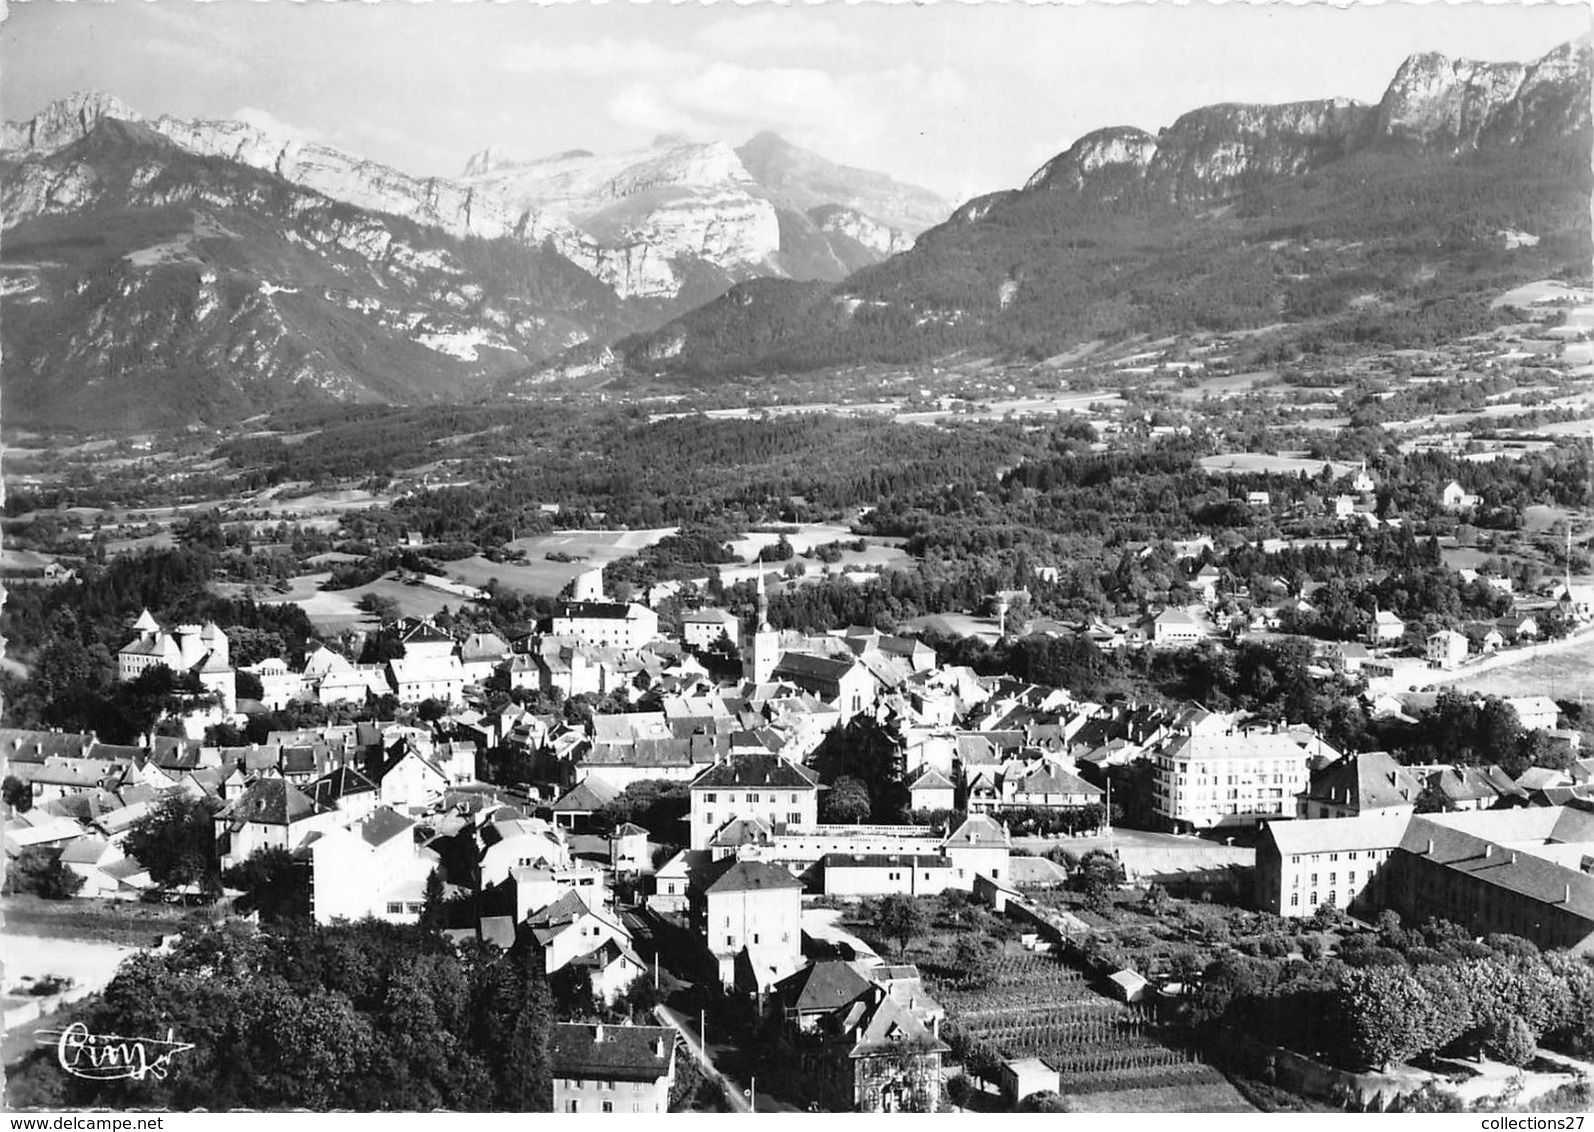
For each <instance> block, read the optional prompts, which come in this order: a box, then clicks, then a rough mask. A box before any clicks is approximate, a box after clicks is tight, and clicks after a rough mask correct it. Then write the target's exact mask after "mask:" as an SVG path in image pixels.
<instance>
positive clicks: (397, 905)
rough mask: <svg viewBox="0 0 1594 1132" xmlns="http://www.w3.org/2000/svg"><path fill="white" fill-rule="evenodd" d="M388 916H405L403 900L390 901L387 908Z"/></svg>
mask: <svg viewBox="0 0 1594 1132" xmlns="http://www.w3.org/2000/svg"><path fill="white" fill-rule="evenodd" d="M387 914H388V915H389V916H402V915H403V914H404V902H403V901H402V900H394V901H390V902H389V903H388V906H387Z"/></svg>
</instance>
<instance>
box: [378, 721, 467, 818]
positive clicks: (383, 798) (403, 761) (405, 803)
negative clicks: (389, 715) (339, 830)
mask: <svg viewBox="0 0 1594 1132" xmlns="http://www.w3.org/2000/svg"><path fill="white" fill-rule="evenodd" d="M365 777H366V778H368V779H369V780H370V781H371V782H373V783H375V785H376V795H377V802H378V804H380V805H383V806H392V807H394V808H395V809H400V810H404V809H409V810H418V809H424V808H425V807H427V806H430V805H432V804H433V803H435V802H436V801H437V800H438V799H440V798H442V796H443V793H444V791H446V790H447V789H448V787H449V779H448V774H447V772H445V771H444V770H443V768H442V767H440V766H438V765H437V763H436V761H435V760H433V759H432V757H431V756H430V754H428V753H424V752H423V751H422V749H421V746H420V744H419V743H418V742H417V741H415V740H414V739H412V738H409V737H405V738H401V739H399V740H398V741H397V742H396V743H394V744H393V745H392V746H390V747H388V748H387V749H386V750H385V751H384V750H381V749H378V751H377V753H376V754H374V755H373V756H372V757H371V759H370V760H369V761H368V762H367V763H366V767H365Z"/></svg>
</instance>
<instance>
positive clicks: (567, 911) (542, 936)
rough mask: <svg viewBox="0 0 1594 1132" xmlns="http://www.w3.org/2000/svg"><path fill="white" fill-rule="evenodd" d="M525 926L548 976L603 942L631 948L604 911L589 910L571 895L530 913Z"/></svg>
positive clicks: (585, 903) (622, 933) (580, 900)
mask: <svg viewBox="0 0 1594 1132" xmlns="http://www.w3.org/2000/svg"><path fill="white" fill-rule="evenodd" d="M525 925H526V930H527V931H529V932H530V933H531V938H532V939H533V940H534V941H535V942H536V944H537V946H538V947H540V948H541V949H542V957H543V958H542V962H543V970H544V971H546V972H547V973H548V974H550V975H551V974H553V973H554V972H555V971H559V970H562V969H563V968H564V966H565V965H566V964H568V963H570V962H571V961H572V960H575V959H578V958H580V957H581V956H583V955H587V954H590V953H591V952H593V951H595V950H597V949H598V948H600V947H602V946H603V945H604V944H605V943H609V942H614V943H617V944H620V945H621V946H622V947H623V948H625V949H626V950H627V951H629V950H630V948H631V936H630V934H629V933H628V932H627V931H626V930H625V929H624V928H623V927H621V926H620V925H619V923H617V922H616V921H615V920H614V919H612V918H611V916H610V914H609V912H608V911H607V910H601V909H599V908H594V907H592V906H591V905H589V904H588V903H587V902H586V901H584V900H582V899H581V897H580V896H578V895H577V894H576V893H574V892H566V893H565V894H564V895H563V896H561V897H559V899H557V900H555V901H554V902H553V903H552V904H549V905H548V906H547V907H545V908H543V909H541V910H539V911H536V912H533V913H532V914H531V915H530V916H528V917H527V918H526V921H525Z"/></svg>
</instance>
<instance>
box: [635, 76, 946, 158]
mask: <svg viewBox="0 0 1594 1132" xmlns="http://www.w3.org/2000/svg"><path fill="white" fill-rule="evenodd" d="M970 94H971V91H970V88H969V86H968V83H967V82H966V81H965V80H964V79H963V77H962V76H961V75H959V74H958V73H957V72H955V71H951V70H945V69H937V70H926V69H925V68H922V67H919V66H916V65H912V66H907V67H899V68H894V69H890V70H883V71H860V72H855V73H843V74H832V73H831V72H829V71H826V70H821V69H819V68H812V67H762V68H760V67H748V66H744V65H742V64H740V63H729V62H716V63H711V64H709V65H708V66H707V67H704V68H702V69H700V70H698V71H696V72H692V73H687V74H681V75H678V76H674V77H672V78H668V79H650V80H642V81H638V82H634V83H630V84H628V85H627V86H626V87H624V88H623V89H622V90H620V91H619V92H617V93H616V94H614V95H613V96H612V97H611V98H610V100H609V103H608V107H607V109H608V113H609V116H610V118H611V119H612V120H613V121H614V122H615V123H616V124H618V125H620V126H623V127H626V128H628V129H633V130H643V131H647V132H649V133H660V132H666V131H669V132H678V133H684V134H688V135H691V136H698V137H703V136H707V137H723V138H725V139H726V140H728V141H732V142H736V141H739V140H742V139H744V138H746V137H749V136H751V135H752V134H754V133H756V132H757V131H759V130H762V129H773V130H776V131H778V132H780V133H782V134H784V135H786V136H787V137H788V138H789V139H790V140H791V141H794V142H796V143H797V144H799V145H807V146H810V147H812V148H814V149H816V150H818V151H819V152H822V153H824V154H825V155H826V156H827V157H831V158H832V159H834V160H839V161H848V162H852V163H855V164H864V165H868V164H869V160H868V159H869V155H870V154H871V153H873V152H875V151H877V149H878V148H879V147H880V145H881V143H883V142H885V141H886V140H888V139H891V138H900V137H903V136H906V135H907V134H909V133H917V132H921V131H922V128H923V120H924V119H925V118H933V117H934V116H936V115H937V114H943V113H945V112H947V111H949V110H950V109H952V108H955V107H957V106H958V105H960V104H961V103H962V102H964V101H965V100H966V99H968V98H969V97H970ZM870 167H873V166H870Z"/></svg>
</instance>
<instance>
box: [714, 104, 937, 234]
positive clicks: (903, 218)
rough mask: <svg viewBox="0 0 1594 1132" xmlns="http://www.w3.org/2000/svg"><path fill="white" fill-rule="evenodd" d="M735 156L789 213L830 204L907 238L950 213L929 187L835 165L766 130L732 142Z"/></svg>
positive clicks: (806, 210) (771, 198) (865, 170)
mask: <svg viewBox="0 0 1594 1132" xmlns="http://www.w3.org/2000/svg"><path fill="white" fill-rule="evenodd" d="M736 156H737V157H739V158H741V161H742V165H743V166H744V167H745V168H746V169H747V171H748V173H749V174H751V176H752V178H753V180H754V181H756V182H758V184H759V185H760V186H762V187H763V190H764V191H765V192H766V193H767V194H768V195H769V198H770V200H772V201H774V202H775V203H776V204H778V205H780V206H781V207H783V208H790V209H793V210H794V211H798V212H805V213H806V212H808V211H809V210H811V209H815V208H819V207H821V206H824V205H836V206H838V207H840V208H844V209H848V210H850V211H852V212H856V213H860V214H862V215H864V216H868V217H872V218H873V219H874V220H875V221H876V222H877V223H878V224H880V225H882V226H884V227H887V228H895V229H897V230H898V231H900V232H903V233H905V234H907V235H909V236H917V235H918V234H919V233H920V232H923V231H924V230H925V229H926V228H930V227H933V226H934V225H936V224H939V223H941V221H943V220H945V219H946V218H947V216H948V215H949V214H950V213H951V211H952V203H951V202H950V201H947V200H944V199H943V198H942V197H940V196H938V195H937V194H935V193H933V192H931V191H930V190H929V189H921V188H918V187H917V186H915V185H906V184H903V183H902V182H901V181H896V180H893V179H892V178H890V177H888V176H886V175H885V174H884V173H873V172H870V171H869V170H867V169H854V168H852V167H851V166H848V165H838V164H836V163H835V162H833V161H830V160H828V159H827V158H824V157H821V156H820V155H819V154H817V153H814V152H812V151H811V150H806V149H803V148H801V147H799V146H795V145H792V144H791V143H790V142H788V141H786V140H785V139H784V138H782V137H781V136H780V135H779V134H775V133H772V132H770V131H768V130H766V131H764V132H763V133H760V134H757V135H755V136H754V137H753V138H751V139H750V140H749V141H748V142H747V144H746V145H742V146H738V147H737V150H736Z"/></svg>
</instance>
